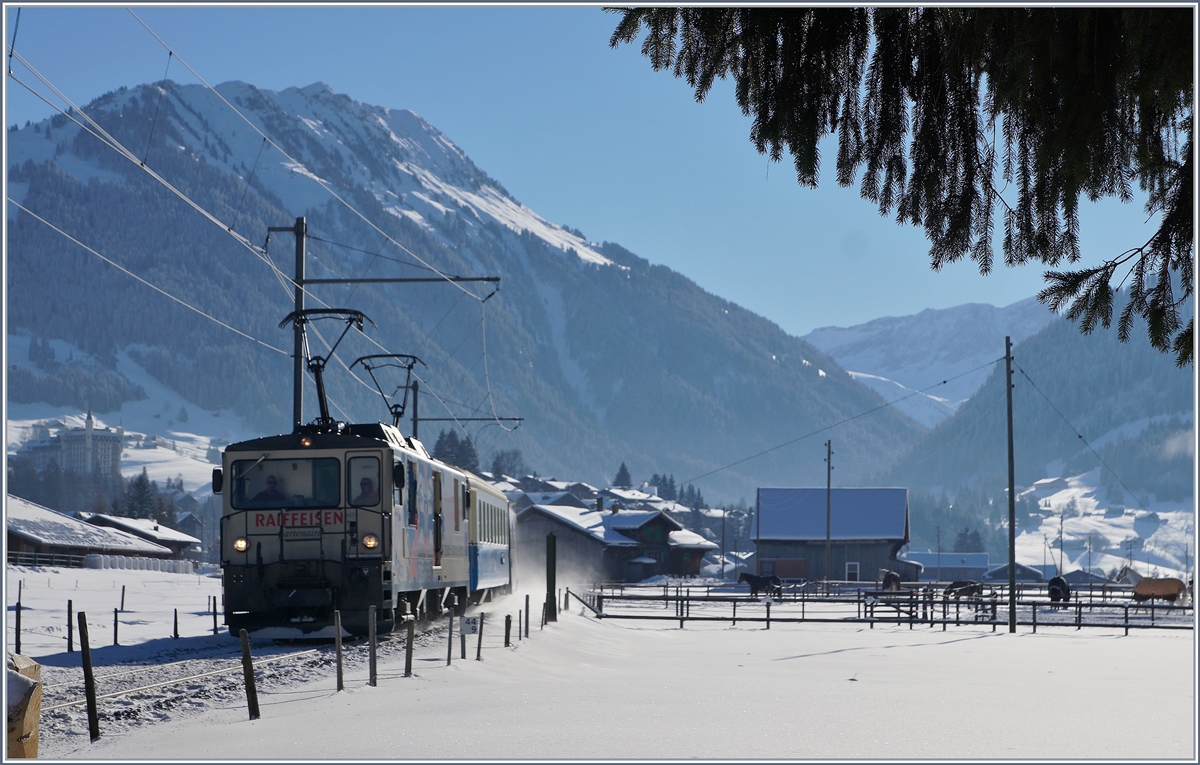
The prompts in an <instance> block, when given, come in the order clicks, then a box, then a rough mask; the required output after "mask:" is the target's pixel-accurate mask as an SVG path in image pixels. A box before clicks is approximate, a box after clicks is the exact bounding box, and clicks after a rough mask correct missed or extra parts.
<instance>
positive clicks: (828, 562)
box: [825, 438, 833, 582]
mask: <svg viewBox="0 0 1200 765" xmlns="http://www.w3.org/2000/svg"><path fill="white" fill-rule="evenodd" d="M832 508H833V439H832V438H831V439H829V440H828V441H826V442H825V581H827V582H828V581H829V570H830V568H832V566H833V543H832V541H831V539H832V535H831V523H830V521H831V518H832V515H833V513H832Z"/></svg>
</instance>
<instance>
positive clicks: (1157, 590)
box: [1133, 577, 1187, 603]
mask: <svg viewBox="0 0 1200 765" xmlns="http://www.w3.org/2000/svg"><path fill="white" fill-rule="evenodd" d="M1186 589H1187V587H1186V585H1184V583H1183V582H1181V581H1179V580H1178V579H1176V578H1175V577H1168V578H1166V579H1151V578H1150V577H1143V578H1142V579H1141V580H1140V581H1139V582H1138V583H1137V584H1135V585H1134V586H1133V602H1134V603H1145V602H1146V601H1147V600H1155V599H1158V600H1165V601H1167V602H1168V603H1174V602H1175V600H1176V598H1178V597H1179V596H1180V595H1181V594H1183V593H1184V592H1185V591H1186Z"/></svg>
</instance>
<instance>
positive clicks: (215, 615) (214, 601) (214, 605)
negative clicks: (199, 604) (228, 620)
mask: <svg viewBox="0 0 1200 765" xmlns="http://www.w3.org/2000/svg"><path fill="white" fill-rule="evenodd" d="M213 634H214V635H215V634H217V596H216V595H214V596H213Z"/></svg>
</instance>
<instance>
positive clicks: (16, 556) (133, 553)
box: [4, 494, 174, 568]
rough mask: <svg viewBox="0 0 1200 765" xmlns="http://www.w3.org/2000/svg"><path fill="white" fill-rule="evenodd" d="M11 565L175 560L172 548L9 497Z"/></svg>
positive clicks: (7, 529)
mask: <svg viewBox="0 0 1200 765" xmlns="http://www.w3.org/2000/svg"><path fill="white" fill-rule="evenodd" d="M4 515H5V518H4V520H5V538H6V542H7V545H6V546H7V548H8V562H9V563H11V564H14V565H23V566H70V567H75V568H78V567H80V566H82V565H83V556H85V555H122V556H130V557H146V558H171V557H173V555H174V554H173V552H172V550H171V549H170V548H168V547H165V546H163V545H160V544H157V543H155V542H152V541H148V540H146V539H143V538H142V537H140V536H135V535H133V534H130V533H128V532H125V531H121V530H118V529H115V528H104V527H100V526H95V525H92V524H90V523H84V522H83V521H81V520H77V519H75V518H72V517H70V516H68V515H63V514H62V513H59V512H56V511H54V510H51V509H50V508H48V507H42V506H41V505H38V504H35V503H33V502H30V501H29V500H26V499H21V498H20V497H14V496H13V495H12V494H9V495H8V497H7V501H6V507H5V512H4Z"/></svg>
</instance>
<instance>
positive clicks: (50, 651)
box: [6, 568, 1196, 762]
mask: <svg viewBox="0 0 1200 765" xmlns="http://www.w3.org/2000/svg"><path fill="white" fill-rule="evenodd" d="M22 578H23V579H24V580H25V585H26V586H25V589H24V603H25V605H26V606H27V607H28V608H27V610H26V611H25V612H24V617H25V621H24V624H25V625H26V626H25V629H26V630H27V631H28V634H29V637H27V638H26V639H25V641H24V642H25V644H26V645H28V646H30V648H28V649H26V650H27V652H28V653H29V654H31V655H32V656H33V657H34V658H35V659H37V660H38V661H39V662H41V663H42V664H43V667H44V669H43V672H45V673H47V674H48V675H49V676H51V677H52V678H53V679H52V680H47V682H61V681H63V680H64V679H66V678H69V677H70V676H71V674H72V673H75V675H76V676H78V673H79V670H78V656H79V654H78V650H77V651H76V652H75V653H74V654H71V655H66V654H64V653H62V651H63V646H62V642H63V641H62V639H61V638H62V636H61V634H49V633H53V632H54V630H55V629H58V630H59V631H60V632H61V627H60V623H61V622H62V621H63V620H64V619H65V612H64V607H65V602H64V601H65V599H66V598H67V597H72V596H74V597H75V599H76V600H75V604H76V609H87V610H88V620H89V624H91V623H93V622H95V627H93V628H92V629H91V630H90V632H91V634H92V636H93V645H95V646H97V647H95V648H94V649H93V658H94V660H95V661H96V663H97V666H98V667H103V668H105V671H111V670H112V669H115V668H116V667H115V665H116V664H118V663H121V662H138V661H143V660H145V659H146V658H147V657H150V656H162V657H163V659H164V660H168V661H174V660H178V659H179V657H181V656H183V655H185V654H188V652H189V651H190V652H191V653H190V654H188V655H194V656H197V657H200V656H204V655H210V654H212V653H213V652H215V651H217V650H218V648H219V647H220V646H222V645H224V646H225V647H227V648H229V649H233V648H234V647H235V645H236V643H235V641H234V640H233V638H231V637H229V636H227V635H222V636H219V637H216V638H214V637H213V636H212V635H211V634H205V633H206V631H207V632H210V631H211V621H206V618H207V619H211V617H206V615H205V614H204V613H203V610H204V606H203V604H204V600H203V598H204V597H205V596H206V595H209V594H212V593H213V592H214V590H215V589H216V586H217V580H215V579H213V578H211V577H205V576H183V575H171V574H159V573H155V572H141V571H110V570H103V571H85V570H68V569H63V570H59V571H57V572H55V571H44V570H30V569H13V568H10V569H9V570H8V577H7V580H8V581H7V583H6V592H7V599H8V603H9V604H12V603H13V602H14V599H15V591H16V582H17V581H18V580H20V579H22ZM76 581H78V582H79V584H78V589H75V587H76V585H75V582H76ZM121 584H125V585H126V586H127V590H128V592H127V603H126V606H127V612H126V614H124V615H123V616H124V618H125V619H126V620H127V621H128V624H126V623H125V622H123V623H122V635H123V636H124V637H123V638H122V646H121V647H119V648H118V647H112V646H111V645H109V646H105V645H104V644H105V642H107V641H106V637H107V635H106V630H105V623H106V621H109V620H110V619H111V613H112V608H113V607H114V606H115V605H117V599H118V598H119V592H120V586H121ZM532 595H533V600H534V602H537V600H538V594H537V593H536V592H534V593H532ZM10 607H11V605H10ZM174 607H180V611H181V627H180V629H181V633H183V635H184V636H185V637H184V638H183V639H181V640H180V641H173V640H170V639H169V637H167V636H168V635H169V631H170V623H169V620H170V618H171V609H172V608H174ZM521 607H523V597H512V598H508V599H502V600H500V601H496V602H493V603H490V604H487V605H486V606H485V610H487V611H488V613H489V618H488V620H487V621H485V629H484V643H483V660H482V661H479V662H477V661H474V660H473V659H474V651H475V644H474V642H470V643H469V644H468V645H469V648H468V656H470V659H468V660H466V661H463V660H461V659H460V658H459V656H460V655H459V650H460V648H459V645H458V643H459V641H458V638H457V637H456V638H455V641H454V643H455V645H454V654H453V656H454V660H453V663H452V664H451V666H449V667H447V666H446V662H445V658H446V643H445V637H444V633H443V637H442V638H441V640H437V639H431V640H426V641H424V643H423V644H422V641H420V640H418V641H417V650H416V656H415V661H414V667H415V676H414V677H410V678H405V677H403V654H402V653H395V652H393V653H390V654H384V655H382V656H381V659H380V665H379V677H380V679H379V684H378V686H377V687H370V686H369V685H368V684H367V670H366V666H365V664H364V662H362V661H361V660H359V661H350V662H348V664H349V666H348V669H347V675H346V691H345V692H342V693H338V692H336V690H335V676H334V671H333V669H332V667H330V666H329V664H328V662H325V663H323V664H321V663H317V662H313V663H312V666H311V667H310V668H308V669H305V670H303V671H301V672H299V673H297V674H295V675H294V676H292V678H291V680H289V681H286V682H285V681H278V682H275V681H271V680H265V681H260V686H259V690H258V692H259V703H260V706H261V710H262V717H261V719H259V720H255V721H250V720H249V719H248V715H247V712H246V707H245V700H244V696H243V695H242V692H241V690H240V688H238V687H233V688H232V689H231V688H230V682H231V681H229V680H226V681H225V685H224V687H218V686H216V685H213V686H212V687H211V689H210V692H209V693H208V694H207V697H205V698H194V699H191V700H189V701H188V702H187V703H184V704H178V705H175V706H172V707H169V708H166V709H162V708H160V709H155V708H154V707H153V706H152V703H151V702H152V699H153V698H155V696H150V697H148V698H147V699H144V700H142V701H140V702H139V701H131V700H128V699H126V700H125V701H122V702H104V704H103V705H102V711H105V710H107V711H108V712H111V711H113V710H114V709H124V710H126V711H129V710H131V709H132V708H135V707H137V706H138V705H139V703H140V704H141V705H143V706H146V707H147V709H146V710H145V711H144V712H143V713H141V714H136V715H135V714H130V715H128V716H125V717H123V718H122V719H108V718H106V719H104V720H103V722H102V724H101V738H100V739H99V741H97V742H96V743H89V741H88V737H87V733H86V723H85V722H84V721H83V719H82V716H81V715H79V714H75V715H74V716H73V717H72V718H71V719H73V720H74V721H75V722H73V723H70V724H68V723H66V722H60V717H62V716H61V715H60V716H59V717H55V718H53V719H52V720H51V721H50V723H49V724H48V723H47V722H45V721H44V722H43V726H42V733H41V741H40V751H39V755H40V756H41V757H43V758H49V759H89V760H91V759H97V760H103V759H112V760H128V759H142V760H147V761H151V762H153V761H163V760H173V759H179V758H181V757H184V758H187V759H189V760H192V759H194V760H215V759H235V760H240V761H247V760H258V759H272V760H275V759H285V760H293V759H295V760H313V759H339V760H347V759H350V760H357V759H367V758H378V759H421V760H424V759H445V758H456V759H485V758H486V759H492V758H504V759H517V760H531V759H545V758H549V759H555V760H557V759H576V758H605V759H615V758H634V759H653V758H696V759H754V758H787V759H832V758H855V759H859V758H870V759H880V758H887V759H922V760H923V759H933V758H949V759H967V758H987V759H1004V760H1009V759H1020V758H1036V759H1038V760H1051V759H1067V758H1070V759H1116V760H1129V759H1144V758H1151V759H1158V758H1172V759H1192V760H1194V758H1195V756H1196V738H1195V725H1196V716H1195V713H1196V707H1195V679H1196V675H1195V641H1194V632H1192V631H1169V632H1168V631H1160V630H1141V631H1136V630H1135V631H1134V632H1132V633H1131V634H1130V635H1129V636H1128V637H1125V636H1123V634H1122V631H1121V630H1119V629H1114V630H1108V629H1103V628H1094V629H1087V630H1083V631H1076V630H1074V629H1072V628H1052V627H1045V626H1042V627H1040V629H1039V631H1038V632H1037V633H1036V634H1033V633H1032V632H1031V631H1029V630H1028V628H1021V631H1018V632H1017V633H1016V634H1008V633H1007V632H1005V631H1003V630H997V631H996V632H992V631H991V629H990V627H986V626H962V627H952V628H950V629H949V630H947V631H945V632H943V631H941V630H937V629H929V628H924V629H914V630H910V629H908V628H907V627H904V626H899V627H895V626H885V625H882V624H880V625H877V626H876V627H875V629H868V628H865V627H861V626H858V625H850V624H844V625H843V624H814V623H808V624H782V623H775V624H773V625H772V626H771V629H769V630H767V629H764V628H763V626H762V624H761V623H757V624H746V623H741V624H739V625H738V626H736V627H731V626H729V625H728V624H724V623H696V622H692V623H689V624H688V626H687V627H686V628H685V629H682V630H681V629H679V628H678V625H677V624H676V623H674V622H654V623H652V622H640V621H617V620H607V621H597V620H595V619H594V618H592V617H590V616H585V615H584V614H583V612H582V610H581V607H580V606H579V605H578V603H575V602H573V603H572V607H571V610H570V612H569V613H564V614H562V615H561V616H560V618H559V621H558V622H557V623H555V624H551V625H548V626H547V627H546V628H545V629H544V630H539V629H538V623H537V620H536V619H535V620H534V622H533V624H532V632H531V635H530V637H529V638H528V639H526V640H522V641H516V640H515V636H514V646H513V647H511V648H504V647H503V644H502V624H503V616H504V614H512V615H513V616H514V617H515V616H516V611H517V609H518V608H521ZM185 610H186V611H187V612H188V613H187V615H186V618H185V614H184V613H183V612H184V611H185ZM194 612H199V613H194ZM109 623H110V622H109ZM489 625H490V626H489ZM43 633H47V634H46V637H44V638H42V637H37V638H35V637H34V635H41V634H43ZM135 643H136V644H135ZM9 644H10V646H11V631H10V643H9ZM305 647H309V646H307V645H299V646H297V645H295V644H293V645H290V646H287V647H286V648H285V649H281V648H279V647H278V644H270V643H264V642H262V641H254V652H255V656H256V657H258V658H259V659H261V657H262V656H263V655H265V654H267V653H270V652H283V651H285V650H286V651H291V650H298V649H299V648H305ZM168 650H169V651H171V654H170V655H169V656H168V655H167V654H166V653H165V651H168ZM226 655H228V652H226ZM227 661H228V660H226V662H227ZM190 666H194V667H195V668H196V669H201V668H202V667H203V666H204V665H203V662H202V661H199V662H198V663H196V664H194V665H190ZM154 672H155V669H154V668H149V669H147V678H150V677H152V676H153V673H154ZM97 674H100V670H99V669H98V670H97ZM233 678H234V681H236V679H237V676H236V675H234V676H233ZM206 687H207V686H206ZM72 726H73V727H72ZM218 731H219V734H218V733H217V732H218Z"/></svg>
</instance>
